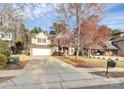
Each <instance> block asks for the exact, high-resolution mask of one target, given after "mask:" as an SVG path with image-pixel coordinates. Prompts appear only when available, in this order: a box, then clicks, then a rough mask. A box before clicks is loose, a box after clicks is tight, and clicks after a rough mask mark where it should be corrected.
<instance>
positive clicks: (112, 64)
mask: <svg viewBox="0 0 124 93" xmlns="http://www.w3.org/2000/svg"><path fill="white" fill-rule="evenodd" d="M107 65H108V67H115V66H116V62H115V61H114V60H108V61H107Z"/></svg>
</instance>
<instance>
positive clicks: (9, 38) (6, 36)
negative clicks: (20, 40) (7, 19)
mask: <svg viewBox="0 0 124 93" xmlns="http://www.w3.org/2000/svg"><path fill="white" fill-rule="evenodd" d="M0 39H1V40H3V41H5V42H8V43H9V46H10V44H11V42H12V40H13V35H12V33H9V32H0Z"/></svg>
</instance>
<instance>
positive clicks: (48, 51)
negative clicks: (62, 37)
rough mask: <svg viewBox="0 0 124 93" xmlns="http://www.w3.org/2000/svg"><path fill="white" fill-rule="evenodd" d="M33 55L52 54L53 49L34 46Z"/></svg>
mask: <svg viewBox="0 0 124 93" xmlns="http://www.w3.org/2000/svg"><path fill="white" fill-rule="evenodd" d="M32 55H34V56H35V55H36V56H39V55H43V56H44V55H51V49H40V48H33V49H32Z"/></svg>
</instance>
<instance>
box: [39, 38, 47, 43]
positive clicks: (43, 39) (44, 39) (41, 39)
mask: <svg viewBox="0 0 124 93" xmlns="http://www.w3.org/2000/svg"><path fill="white" fill-rule="evenodd" d="M37 40H38V43H46V38H38V39H37Z"/></svg>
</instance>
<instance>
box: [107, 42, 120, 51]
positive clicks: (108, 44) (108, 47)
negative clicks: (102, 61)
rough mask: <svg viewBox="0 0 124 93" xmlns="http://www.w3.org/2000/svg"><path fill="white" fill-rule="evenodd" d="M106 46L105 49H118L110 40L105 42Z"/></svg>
mask: <svg viewBox="0 0 124 93" xmlns="http://www.w3.org/2000/svg"><path fill="white" fill-rule="evenodd" d="M106 47H107V49H114V50H117V49H118V48H117V47H115V46H114V45H113V44H112V42H111V41H108V42H107V43H106Z"/></svg>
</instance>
